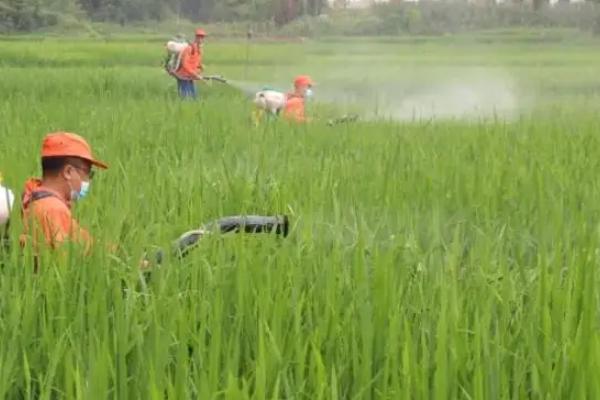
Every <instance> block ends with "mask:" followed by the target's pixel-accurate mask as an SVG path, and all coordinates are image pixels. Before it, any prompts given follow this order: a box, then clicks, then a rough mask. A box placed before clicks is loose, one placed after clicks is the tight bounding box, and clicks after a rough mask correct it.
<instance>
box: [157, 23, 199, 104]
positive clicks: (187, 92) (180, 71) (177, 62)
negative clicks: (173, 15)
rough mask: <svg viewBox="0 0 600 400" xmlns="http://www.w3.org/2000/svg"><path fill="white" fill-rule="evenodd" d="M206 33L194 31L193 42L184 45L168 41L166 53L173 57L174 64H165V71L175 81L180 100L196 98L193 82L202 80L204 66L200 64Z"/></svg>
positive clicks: (183, 43)
mask: <svg viewBox="0 0 600 400" xmlns="http://www.w3.org/2000/svg"><path fill="white" fill-rule="evenodd" d="M205 37H206V32H204V30H203V29H196V32H195V37H194V41H193V42H192V43H185V42H181V41H170V42H168V43H167V52H168V53H170V55H173V56H174V62H167V65H166V69H167V72H168V73H169V74H171V75H172V76H173V77H175V79H177V90H178V92H179V96H180V97H181V98H182V99H195V98H196V97H197V93H196V84H195V81H198V80H201V79H202V76H201V74H202V72H203V71H204V65H203V64H202V51H203V49H202V47H203V44H204V38H205Z"/></svg>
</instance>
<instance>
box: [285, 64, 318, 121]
mask: <svg viewBox="0 0 600 400" xmlns="http://www.w3.org/2000/svg"><path fill="white" fill-rule="evenodd" d="M313 85H314V82H313V80H312V78H311V77H310V76H308V75H299V76H297V77H296V78H295V79H294V92H292V93H288V94H287V99H286V102H285V107H284V109H283V117H284V118H285V119H287V120H288V121H293V122H300V123H302V122H307V121H308V118H307V117H306V110H305V105H306V100H307V99H308V98H310V97H311V96H312V94H313V91H312V87H313Z"/></svg>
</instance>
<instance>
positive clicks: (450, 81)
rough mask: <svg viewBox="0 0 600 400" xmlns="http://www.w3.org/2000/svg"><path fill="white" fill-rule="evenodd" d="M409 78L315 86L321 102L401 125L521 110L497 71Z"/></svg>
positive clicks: (508, 115) (512, 87)
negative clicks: (406, 122) (405, 122)
mask: <svg viewBox="0 0 600 400" xmlns="http://www.w3.org/2000/svg"><path fill="white" fill-rule="evenodd" d="M375 77H377V76H376V75H375ZM413 78H414V79H407V77H406V76H404V77H402V78H391V79H388V80H386V81H385V82H382V81H377V82H375V81H374V79H373V80H369V79H368V78H365V79H362V80H358V79H356V80H354V81H353V80H352V78H350V79H348V78H345V79H344V81H343V82H342V81H339V80H338V81H333V82H327V83H325V84H323V85H320V87H319V89H318V94H319V99H320V100H321V101H325V102H331V103H335V104H336V105H337V106H340V107H343V108H345V109H346V110H347V111H349V112H357V113H358V114H360V115H361V117H362V118H371V119H393V120H400V121H410V120H424V119H466V120H469V119H480V118H493V117H499V118H506V119H511V118H514V117H515V116H516V115H517V114H518V112H519V109H520V107H522V102H519V97H518V95H517V94H516V88H515V87H516V85H515V83H514V82H513V81H512V79H511V78H510V77H509V76H507V75H503V74H500V73H486V72H481V71H474V70H473V71H467V72H465V71H462V72H461V73H460V74H456V73H448V74H443V76H440V74H439V73H438V74H433V76H431V77H427V76H426V75H423V74H420V75H419V76H418V77H413ZM520 103H521V104H520Z"/></svg>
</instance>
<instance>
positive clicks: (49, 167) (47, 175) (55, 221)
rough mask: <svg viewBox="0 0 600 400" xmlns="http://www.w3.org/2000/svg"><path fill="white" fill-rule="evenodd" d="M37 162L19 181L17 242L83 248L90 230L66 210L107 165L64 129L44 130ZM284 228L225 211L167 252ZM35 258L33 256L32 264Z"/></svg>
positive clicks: (282, 222)
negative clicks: (224, 236)
mask: <svg viewBox="0 0 600 400" xmlns="http://www.w3.org/2000/svg"><path fill="white" fill-rule="evenodd" d="M41 166H42V178H41V179H37V178H31V179H29V180H28V181H27V182H26V184H25V189H24V192H23V197H22V201H23V204H22V217H23V233H22V235H21V237H20V242H21V245H22V246H27V245H28V244H31V245H33V249H34V254H36V255H37V254H38V253H39V250H40V247H42V246H43V247H45V248H49V249H51V250H57V249H59V248H60V247H61V246H62V245H63V244H64V243H66V242H71V243H77V244H81V245H83V247H84V251H85V252H89V250H91V247H92V245H93V240H92V236H91V235H90V234H89V232H88V231H87V230H85V229H84V228H82V227H81V226H80V225H79V222H78V221H77V220H75V218H74V217H73V215H72V212H71V210H72V208H73V206H74V205H75V203H77V202H78V201H81V200H82V199H84V198H85V197H86V196H87V195H88V193H89V191H90V184H91V182H92V179H93V177H94V170H93V168H94V167H96V168H100V169H108V166H107V165H106V164H105V163H104V162H102V161H98V160H97V159H96V158H95V157H94V156H93V155H92V150H91V147H90V145H89V144H88V143H87V141H86V140H85V139H84V138H82V137H81V136H79V135H76V134H74V133H68V132H57V133H51V134H48V135H46V137H45V138H44V140H43V142H42V150H41ZM11 194H12V193H11ZM0 211H1V210H0ZM1 215H4V213H2V214H1ZM288 228H289V222H288V219H287V217H286V216H276V217H263V216H233V217H226V218H222V219H219V220H217V221H214V222H211V223H209V224H205V225H203V226H201V227H200V228H198V229H195V230H192V231H189V232H186V233H185V234H183V235H182V236H181V237H180V238H179V239H177V240H176V241H175V243H174V246H173V247H174V248H173V252H174V254H175V256H178V257H182V256H185V255H186V254H187V253H188V252H189V251H190V250H191V249H192V248H193V247H194V246H196V245H197V243H198V242H199V240H200V239H201V238H202V237H204V236H205V235H208V234H213V233H228V232H240V231H244V232H248V233H260V232H266V233H276V234H281V235H283V236H284V237H285V236H287V234H288ZM112 247H113V248H114V247H115V246H112ZM163 257H164V254H163V252H162V251H159V252H158V253H157V254H156V257H155V259H151V260H148V259H145V260H144V261H143V262H142V264H141V265H140V266H141V267H148V266H149V265H151V264H152V262H157V263H160V262H162V258H163ZM37 263H38V260H37V258H36V265H35V267H36V269H37V267H38V265H37Z"/></svg>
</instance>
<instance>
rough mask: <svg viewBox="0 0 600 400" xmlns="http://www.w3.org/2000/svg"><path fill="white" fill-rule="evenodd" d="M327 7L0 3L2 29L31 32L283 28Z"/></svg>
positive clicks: (322, 0)
mask: <svg viewBox="0 0 600 400" xmlns="http://www.w3.org/2000/svg"><path fill="white" fill-rule="evenodd" d="M326 7H327V1H326V0H0V30H2V31H31V30H35V29H39V28H43V27H46V26H52V25H56V24H58V23H60V22H61V21H64V20H69V19H76V20H89V21H95V22H111V23H117V24H121V25H125V24H127V23H131V22H143V21H163V20H166V19H173V18H181V19H187V20H191V21H202V22H212V21H219V22H221V21H222V22H229V21H239V20H243V21H274V22H275V23H277V24H280V25H283V24H285V23H287V22H289V21H291V20H293V19H295V18H297V17H298V16H301V15H310V16H315V15H319V14H321V13H322V12H323V11H324V9H325V8H326Z"/></svg>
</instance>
